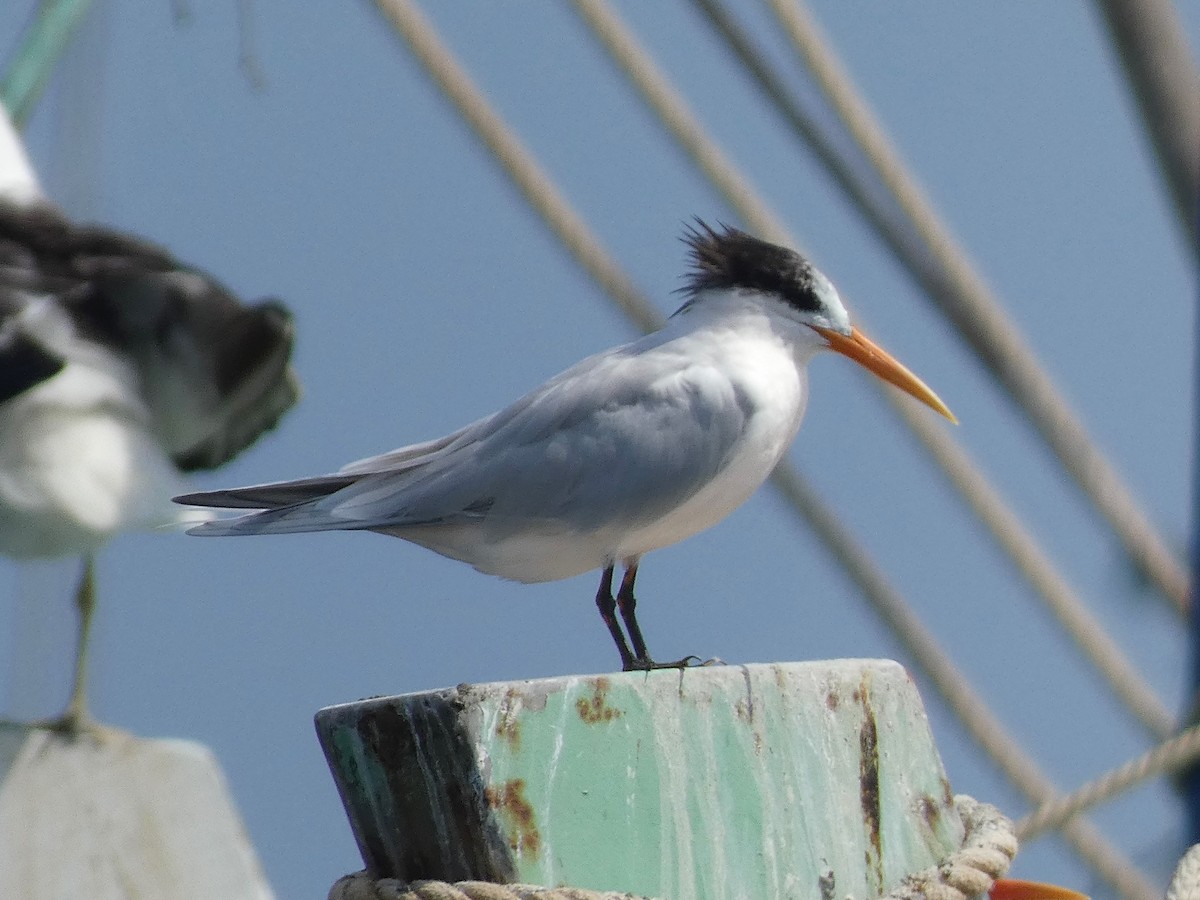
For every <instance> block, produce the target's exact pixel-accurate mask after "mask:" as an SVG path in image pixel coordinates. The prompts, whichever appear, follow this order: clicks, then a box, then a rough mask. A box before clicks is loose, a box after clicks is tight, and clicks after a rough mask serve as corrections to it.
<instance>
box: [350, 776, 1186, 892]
mask: <svg viewBox="0 0 1200 900" xmlns="http://www.w3.org/2000/svg"><path fill="white" fill-rule="evenodd" d="M954 806H955V809H956V810H957V811H958V814H959V816H960V817H961V818H962V822H963V842H962V846H961V847H960V848H959V849H958V850H956V851H954V852H953V853H951V854H950V855H949V856H947V857H946V859H944V860H943V861H942V862H940V863H939V864H938V865H936V866H930V867H929V868H928V869H924V870H922V871H920V872H914V873H913V874H911V875H908V876H907V877H905V879H904V881H903V882H902V883H901V884H900V886H899V887H897V888H896V889H895V890H892V891H889V892H888V893H886V894H884V895H883V897H881V898H880V900H971V898H972V897H977V896H979V895H981V894H986V893H987V892H988V891H990V890H991V889H992V885H993V884H995V883H996V879H997V878H1000V877H1002V876H1003V875H1004V873H1005V872H1007V871H1008V867H1009V866H1010V865H1012V861H1013V857H1014V856H1016V855H1017V837H1016V833H1015V832H1014V831H1013V826H1012V822H1010V821H1009V820H1008V819H1007V818H1006V817H1005V816H1004V815H1003V814H1001V812H1000V811H999V810H998V809H996V807H994V806H992V805H990V804H987V803H980V802H979V801H977V800H975V799H974V798H972V797H968V796H967V795H966V794H959V795H958V796H957V797H955V798H954ZM329 900H648V898H644V897H640V896H638V895H636V894H623V893H619V892H613V891H594V890H589V889H587V888H571V887H556V888H546V887H539V886H537V885H532V884H494V883H492V882H490V881H457V882H448V881H434V880H423V881H413V882H404V881H400V880H399V879H396V878H372V877H371V875H369V874H368V873H367V872H355V873H354V874H352V875H346V876H344V877H342V878H339V879H338V880H337V881H336V882H334V885H333V887H332V888H330V890H329ZM1181 900H1184V898H1181ZM1187 900H1191V898H1187Z"/></svg>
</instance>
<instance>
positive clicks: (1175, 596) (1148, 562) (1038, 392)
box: [701, 0, 1188, 614]
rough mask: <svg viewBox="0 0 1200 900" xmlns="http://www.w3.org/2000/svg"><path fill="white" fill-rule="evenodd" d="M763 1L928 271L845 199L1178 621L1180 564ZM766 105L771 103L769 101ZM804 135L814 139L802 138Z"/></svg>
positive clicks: (863, 121)
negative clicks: (899, 214) (896, 210)
mask: <svg viewBox="0 0 1200 900" xmlns="http://www.w3.org/2000/svg"><path fill="white" fill-rule="evenodd" d="M701 2H703V0H701ZM769 2H770V5H771V8H772V9H773V10H774V11H775V14H776V16H777V17H778V19H779V21H780V23H781V25H782V26H783V28H784V30H785V31H786V32H787V34H788V35H789V37H790V38H791V40H792V43H793V44H794V45H795V47H796V49H797V51H798V52H799V53H800V55H801V56H802V57H803V58H804V61H805V63H806V64H807V65H808V67H809V70H810V71H811V72H812V75H813V78H814V79H815V80H816V82H817V83H818V85H819V86H820V87H821V89H822V90H823V91H824V93H825V96H826V98H827V99H828V100H829V103H830V105H831V106H832V107H833V109H834V110H835V111H836V112H837V114H838V116H839V117H840V118H841V121H842V123H843V125H844V126H845V128H846V130H847V131H848V132H849V133H850V134H851V136H852V137H853V138H854V139H855V140H856V141H857V142H858V144H859V146H860V147H861V148H862V151H863V152H864V154H866V156H867V158H868V159H869V160H870V161H871V163H872V165H874V167H875V170H876V172H877V173H878V175H879V177H880V179H881V180H882V181H883V183H884V185H885V186H886V187H887V189H888V190H889V191H890V192H891V194H892V196H893V198H894V199H895V202H896V203H897V204H898V205H899V206H900V208H901V209H902V210H903V211H904V213H905V215H906V216H907V217H908V219H909V221H910V223H911V227H912V229H913V230H915V232H916V233H917V235H919V237H920V238H921V241H922V242H923V243H924V246H925V247H927V248H928V252H929V253H930V254H932V256H933V258H934V259H936V261H937V266H936V267H931V266H929V265H928V264H926V262H925V259H924V254H921V253H916V252H914V242H913V241H911V240H910V239H908V238H907V237H906V235H904V234H903V232H902V231H901V230H898V229H896V228H895V227H894V226H893V225H892V224H891V223H890V221H889V218H888V216H887V215H886V214H885V213H884V212H883V211H882V210H881V208H880V207H879V206H878V204H875V203H872V202H869V199H865V198H869V191H867V190H866V188H865V187H862V186H861V185H860V187H859V188H858V189H856V190H854V191H849V193H850V195H851V197H852V198H853V199H854V200H855V202H856V203H858V205H859V206H860V208H861V210H862V212H863V214H864V215H865V216H866V218H867V220H868V221H869V222H871V224H872V225H873V226H874V227H875V228H876V230H877V231H878V232H879V234H880V236H881V237H882V238H883V240H884V241H885V242H886V243H887V245H888V246H889V247H891V248H892V250H893V252H894V253H895V254H896V255H897V257H898V258H899V259H900V261H901V262H902V263H903V264H904V265H905V267H906V268H907V269H908V270H909V272H910V273H911V274H912V276H913V278H914V279H916V280H917V281H918V283H920V284H921V285H922V287H923V288H924V289H925V291H926V293H927V294H928V295H929V297H930V299H931V300H933V302H934V303H935V305H936V306H937V308H938V309H939V310H940V311H941V312H942V314H943V315H944V316H945V317H946V318H947V319H948V320H949V321H950V322H951V323H952V324H953V325H954V326H955V328H957V329H958V331H959V334H960V335H961V336H962V337H963V339H964V340H965V341H966V342H967V343H968V344H969V345H970V346H971V348H972V349H973V350H974V351H975V353H976V355H977V356H978V357H979V359H980V360H981V361H982V362H983V363H984V364H985V365H986V366H987V367H988V369H990V370H991V372H992V374H993V375H994V376H995V377H996V379H997V381H998V382H999V383H1000V384H1001V385H1002V386H1003V387H1004V388H1005V390H1006V391H1008V393H1009V396H1010V397H1012V399H1013V401H1014V402H1015V403H1016V404H1017V405H1018V406H1019V407H1020V408H1021V409H1022V410H1023V411H1024V413H1025V415H1026V416H1028V418H1029V421H1030V422H1031V423H1032V424H1033V426H1034V427H1035V428H1036V429H1037V431H1038V433H1039V434H1041V436H1042V438H1043V440H1045V442H1046V443H1047V445H1048V446H1049V447H1050V448H1051V449H1052V450H1053V452H1054V453H1055V455H1056V456H1057V457H1058V459H1059V461H1060V462H1061V464H1062V465H1063V467H1064V468H1065V469H1066V470H1067V472H1068V473H1070V475H1071V476H1072V478H1074V479H1075V481H1076V482H1077V483H1078V484H1079V486H1080V488H1081V489H1082V490H1083V492H1084V494H1085V495H1086V496H1087V497H1088V499H1089V500H1090V501H1091V503H1092V504H1093V506H1095V508H1096V509H1097V510H1098V511H1099V512H1100V513H1101V515H1102V516H1103V517H1104V518H1105V519H1106V520H1107V521H1108V523H1109V525H1110V526H1111V527H1112V529H1113V531H1114V532H1115V533H1116V535H1117V537H1118V538H1119V539H1120V541H1121V543H1122V544H1123V545H1124V547H1125V551H1126V553H1127V554H1128V555H1129V557H1130V558H1131V560H1132V561H1133V563H1134V565H1135V566H1136V567H1137V568H1138V571H1139V572H1143V573H1145V575H1146V577H1147V578H1148V579H1149V580H1150V582H1151V583H1153V584H1154V585H1156V586H1157V587H1158V588H1159V590H1160V591H1161V592H1162V593H1163V594H1164V595H1165V596H1166V597H1167V598H1168V599H1169V600H1170V601H1171V602H1172V603H1173V604H1174V606H1175V608H1176V609H1177V610H1178V611H1179V612H1180V613H1181V614H1185V613H1186V612H1187V610H1188V578H1187V571H1186V568H1185V567H1184V565H1183V563H1182V562H1181V561H1180V560H1179V559H1178V558H1176V555H1175V554H1174V552H1172V550H1171V549H1170V547H1169V545H1168V544H1167V542H1166V541H1165V540H1163V538H1162V535H1161V534H1160V533H1159V532H1158V530H1157V529H1156V528H1155V527H1154V525H1153V524H1152V523H1151V521H1150V518H1149V516H1147V515H1146V513H1145V512H1144V511H1143V509H1142V507H1141V505H1140V504H1139V503H1138V501H1137V499H1136V498H1135V497H1134V495H1133V492H1132V491H1131V490H1130V489H1129V487H1128V486H1127V485H1126V484H1125V482H1124V480H1123V479H1122V478H1121V476H1120V474H1119V473H1118V472H1117V471H1116V469H1114V468H1113V466H1112V464H1111V463H1110V462H1109V461H1108V459H1107V458H1106V457H1105V455H1104V454H1103V452H1101V450H1100V449H1099V448H1098V447H1097V446H1096V445H1095V444H1094V443H1093V441H1092V440H1091V438H1090V436H1089V435H1088V433H1087V430H1086V429H1085V428H1084V426H1083V423H1082V422H1081V421H1080V420H1079V419H1078V417H1076V415H1075V413H1074V411H1073V410H1072V409H1071V407H1070V406H1069V404H1067V402H1066V401H1065V400H1064V399H1063V397H1062V395H1061V394H1060V392H1059V390H1058V388H1057V386H1056V385H1055V383H1054V381H1053V379H1052V378H1051V377H1050V375H1049V373H1047V372H1046V371H1045V370H1044V369H1043V368H1042V366H1041V364H1040V363H1039V362H1038V360H1037V357H1036V356H1035V355H1034V353H1033V351H1032V350H1031V349H1030V348H1029V345H1028V344H1027V343H1026V341H1025V339H1024V337H1023V336H1022V335H1021V333H1020V331H1019V330H1018V329H1017V327H1016V326H1015V325H1014V324H1013V322H1012V321H1011V320H1010V319H1009V318H1008V316H1007V314H1006V313H1005V312H1004V309H1003V307H1002V306H1001V304H1000V303H999V301H998V300H997V299H996V297H995V295H994V294H993V293H992V291H991V289H990V288H989V287H988V285H987V283H986V282H985V281H984V279H983V277H982V276H981V275H980V274H979V273H978V272H977V271H976V269H975V268H974V265H973V264H972V262H971V260H970V259H969V257H968V256H967V254H966V252H965V251H964V250H963V249H962V247H960V246H959V245H958V243H957V242H956V241H955V239H954V236H953V235H952V234H951V232H950V230H949V228H947V227H946V226H945V225H944V224H943V223H942V221H941V220H940V218H939V216H938V214H937V212H936V211H935V210H934V208H933V205H932V203H931V202H930V201H929V199H928V197H927V196H926V195H925V193H924V191H923V190H922V189H921V187H920V185H919V184H918V182H917V180H916V178H915V177H914V176H913V175H912V174H911V173H910V172H909V171H908V170H907V168H906V167H905V165H904V163H903V161H902V160H901V159H900V156H899V154H898V153H897V152H896V151H895V150H894V149H893V148H892V146H891V143H890V141H889V140H888V138H887V135H886V133H885V132H884V130H883V127H882V126H881V125H880V124H879V122H878V120H877V119H876V118H875V116H874V115H873V114H872V113H871V111H870V108H869V107H868V105H867V103H866V101H865V100H863V98H862V97H861V95H860V94H859V93H858V91H857V90H856V89H855V87H854V84H853V82H852V80H851V79H850V77H849V75H848V73H847V72H846V71H845V69H844V68H843V67H842V65H841V63H840V62H839V61H838V59H837V58H836V56H835V55H834V54H833V52H832V51H831V50H830V49H829V47H830V44H829V42H828V41H827V40H826V38H825V36H824V35H823V34H822V33H821V31H820V30H819V28H818V26H817V24H816V22H815V21H813V19H812V18H811V17H810V16H809V15H808V14H807V13H806V12H805V10H804V7H803V5H802V4H801V3H800V2H799V0H790V2H789V0H769ZM705 5H706V6H711V5H712V4H711V2H710V3H706V4H705ZM772 99H773V100H775V101H776V102H778V100H777V98H775V97H774V96H772ZM804 137H805V138H806V139H807V140H810V141H811V140H812V137H811V135H810V134H808V133H805V135H804ZM821 158H822V160H823V161H825V162H826V164H827V165H830V166H831V168H834V163H832V162H831V161H830V159H829V157H828V154H826V153H822V154H821ZM834 170H835V174H836V176H837V178H838V180H839V182H840V183H842V184H843V185H845V184H846V183H848V182H858V181H859V179H858V177H857V175H856V174H855V173H854V172H853V171H851V170H850V168H849V167H848V166H846V165H845V164H844V163H837V164H836V168H835V169H834Z"/></svg>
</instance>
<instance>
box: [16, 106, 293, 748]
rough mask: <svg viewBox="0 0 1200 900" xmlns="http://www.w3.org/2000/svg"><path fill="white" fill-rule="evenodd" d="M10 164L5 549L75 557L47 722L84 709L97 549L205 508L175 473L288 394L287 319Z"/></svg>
mask: <svg viewBox="0 0 1200 900" xmlns="http://www.w3.org/2000/svg"><path fill="white" fill-rule="evenodd" d="M6 124H7V123H4V122H0V125H6ZM4 138H5V134H4V128H2V127H0V144H4V146H3V147H0V161H4V162H5V163H7V164H11V163H12V161H13V160H16V161H17V162H18V163H20V162H22V161H23V160H22V154H23V151H21V150H20V148H19V145H17V149H16V150H14V149H13V143H12V142H13V141H15V140H16V138H15V134H14V133H13V132H12V130H11V126H9V127H8V129H7V138H8V143H5V142H4ZM25 164H26V165H27V161H25ZM5 175H7V178H6V177H5ZM5 175H0V188H3V189H4V197H5V198H6V199H3V200H0V553H4V554H6V555H8V556H11V557H14V558H17V559H28V558H36V557H54V556H63V555H74V554H82V555H83V557H84V563H83V571H82V575H81V578H80V582H79V587H78V590H77V593H76V604H77V606H78V611H79V634H78V642H77V647H76V657H75V673H74V680H73V686H72V692H71V698H70V701H69V703H68V705H67V708H66V711H65V712H64V714H63V715H62V716H61V718H59V719H57V720H54V721H53V722H51V723H47V724H50V725H53V726H55V727H59V728H64V729H76V728H79V727H81V726H83V725H87V724H88V723H89V722H90V719H89V717H88V713H87V705H86V700H85V689H84V683H85V673H86V658H87V644H88V633H89V628H90V624H91V619H92V613H93V610H94V607H95V578H94V554H95V552H96V550H97V549H98V548H99V547H100V546H101V545H102V544H104V543H105V542H106V541H107V540H108V539H109V538H111V537H112V536H113V535H115V534H117V533H119V532H121V531H126V530H130V529H151V528H157V527H160V526H164V525H177V524H181V523H195V522H196V521H203V519H204V518H207V516H205V515H203V514H198V513H197V511H195V510H192V511H190V512H189V511H186V510H181V509H180V508H179V507H177V506H174V505H173V504H171V502H170V498H171V495H172V494H176V493H178V492H179V491H180V490H185V489H186V487H187V482H186V480H185V479H184V477H183V474H182V473H184V472H191V471H195V470H198V469H211V468H215V467H216V466H219V465H221V464H222V463H224V462H226V461H227V460H229V459H232V458H233V457H234V456H236V455H237V454H238V453H239V452H241V451H242V450H243V449H245V448H246V447H248V446H249V445H250V444H252V443H253V442H254V441H255V440H257V438H258V437H259V436H260V435H261V434H263V432H265V431H267V430H268V429H270V428H272V427H274V426H275V424H276V423H277V422H278V420H279V418H280V416H282V415H283V413H284V412H286V411H287V409H288V408H289V407H291V406H292V404H293V403H295V401H296V399H297V397H298V396H299V388H298V383H297V380H296V378H295V375H294V374H293V372H292V370H291V368H290V367H289V364H288V360H289V357H290V355H291V349H292V340H293V329H292V320H291V315H290V314H289V313H288V311H287V309H286V308H285V307H284V306H283V305H282V304H280V303H278V302H276V301H274V300H270V301H266V302H262V303H259V304H257V305H254V306H246V305H243V304H242V303H241V302H240V301H239V300H238V299H237V298H236V297H234V296H233V295H232V294H230V293H229V292H228V291H227V290H226V289H225V288H224V287H222V286H221V285H220V284H219V283H217V282H216V281H215V280H214V279H213V278H211V277H210V276H208V275H205V274H204V273H202V272H200V271H198V270H196V269H193V268H190V267H188V266H185V265H183V264H181V263H180V262H179V261H178V260H176V259H175V258H174V257H173V256H171V255H170V254H169V253H167V252H166V251H165V250H163V249H161V248H159V247H157V246H155V245H153V244H150V243H147V242H145V241H143V240H141V239H139V238H136V237H132V236H130V235H126V234H122V233H120V232H117V231H112V230H110V229H107V228H102V227H91V226H80V225H76V224H74V223H72V222H70V221H69V220H68V219H67V218H66V217H65V216H64V215H63V214H62V213H61V212H59V211H58V210H57V209H55V208H54V207H53V206H52V205H50V204H49V203H48V202H47V201H46V200H45V199H44V198H42V196H41V194H40V190H32V189H29V184H30V182H31V181H32V183H33V185H34V186H35V187H36V181H35V180H33V179H34V176H33V173H32V170H31V169H29V170H28V171H27V172H26V173H25V177H24V178H23V179H22V178H15V177H13V173H12V169H11V168H9V169H6V170H5ZM22 185H23V186H24V188H25V189H24V190H20V189H13V188H14V186H15V187H16V188H21V186H22Z"/></svg>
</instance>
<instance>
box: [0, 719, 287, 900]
mask: <svg viewBox="0 0 1200 900" xmlns="http://www.w3.org/2000/svg"><path fill="white" fill-rule="evenodd" d="M0 897H14V898H15V897H87V898H88V900H119V898H128V897H154V898H156V900H212V898H221V900H271V898H272V897H273V894H272V893H271V889H270V888H269V887H268V885H267V882H266V879H265V877H264V876H263V873H262V869H261V868H260V867H259V863H258V859H257V857H256V856H255V853H254V848H253V847H252V846H251V844H250V841H249V839H248V838H247V837H246V833H245V829H244V828H243V826H242V823H241V819H240V818H239V816H238V814H237V811H236V810H235V809H234V807H233V802H232V801H231V800H230V798H229V794H228V789H227V787H226V785H225V779H224V776H223V775H222V774H221V770H220V767H219V766H218V765H217V763H216V760H215V759H213V756H212V754H211V753H210V752H209V750H208V749H207V748H206V747H203V746H201V745H200V744H195V743H192V742H190V741H164V740H145V739H142V738H136V737H134V736H133V735H130V734H127V733H126V732H123V731H118V730H116V729H113V728H104V727H97V728H96V729H94V730H87V731H84V732H81V733H80V734H78V735H64V734H62V733H60V732H56V731H48V730H45V729H39V728H30V727H28V726H24V725H17V724H7V723H0Z"/></svg>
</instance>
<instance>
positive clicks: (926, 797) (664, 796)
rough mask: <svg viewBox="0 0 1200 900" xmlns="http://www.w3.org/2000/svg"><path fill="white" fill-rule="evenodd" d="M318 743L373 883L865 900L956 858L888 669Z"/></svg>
mask: <svg viewBox="0 0 1200 900" xmlns="http://www.w3.org/2000/svg"><path fill="white" fill-rule="evenodd" d="M316 725H317V732H318V734H319V736H320V740H321V744H322V746H323V747H324V750H325V754H326V757H327V758H328V760H329V763H330V767H331V769H332V771H333V774H334V779H335V781H336V782H337V785H338V789H339V791H340V792H341V795H342V800H343V802H344V804H345V807H346V811H347V814H348V816H349V819H350V823H351V827H352V828H353V830H354V833H355V837H356V838H357V840H358V844H359V848H360V850H361V852H362V857H363V861H364V863H365V864H366V866H367V868H368V870H369V871H370V872H371V873H372V874H373V875H375V876H378V877H385V876H386V877H394V878H400V879H404V880H414V879H419V878H434V879H442V880H447V881H457V880H464V879H479V880H491V881H501V882H514V881H515V882H525V883H532V884H542V885H549V886H556V885H570V886H574V887H583V888H593V889H602V890H613V891H628V892H631V893H635V894H642V895H646V896H658V897H665V898H671V900H708V898H724V897H763V898H768V897H770V898H779V897H800V896H803V897H823V898H832V897H844V896H846V895H847V894H850V895H853V896H857V897H871V896H877V895H878V894H880V893H882V892H883V891H885V890H887V889H889V888H891V887H894V886H895V885H897V884H898V883H899V881H900V880H901V879H902V878H903V876H904V875H906V874H908V873H909V872H914V871H917V870H920V869H923V868H925V867H927V866H930V865H933V864H934V863H936V862H937V861H939V860H940V859H942V858H944V857H945V856H946V855H947V854H949V853H950V852H952V851H953V850H956V849H957V848H958V847H959V845H960V842H961V840H962V825H961V822H960V821H959V818H958V815H957V813H956V812H955V810H954V807H953V803H952V798H951V792H950V788H949V785H948V783H947V781H946V778H945V775H944V773H943V771H942V767H941V762H940V760H939V759H938V756H937V752H936V750H935V749H934V745H933V741H932V738H931V736H930V733H929V726H928V723H927V721H926V718H925V714H924V711H923V709H922V707H921V702H920V698H919V697H918V695H917V692H916V689H915V688H914V686H913V684H912V682H911V681H910V680H909V678H908V676H907V674H906V673H905V672H904V670H903V669H902V668H901V667H900V666H899V665H898V664H896V663H893V662H886V661H862V660H841V661H835V662H818V663H797V664H777V665H751V666H716V667H705V668H692V669H688V670H685V671H677V670H663V671H656V672H650V673H625V674H619V675H610V676H591V677H582V676H581V677H566V678H552V679H545V680H541V681H524V682H509V683H499V684H485V685H459V686H458V687H456V688H452V689H448V690H442V691H434V692H430V693H424V694H409V695H405V696H400V697H383V698H378V699H373V700H364V701H361V702H358V703H351V704H346V705H344V706H335V707H330V708H328V709H324V710H321V711H320V712H319V713H318V714H317V717H316Z"/></svg>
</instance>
